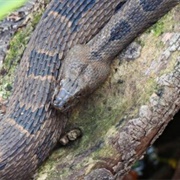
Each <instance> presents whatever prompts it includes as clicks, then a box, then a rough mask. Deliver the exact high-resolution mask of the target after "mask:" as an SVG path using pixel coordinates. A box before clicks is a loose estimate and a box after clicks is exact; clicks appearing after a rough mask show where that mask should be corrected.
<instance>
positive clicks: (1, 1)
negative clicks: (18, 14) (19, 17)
mask: <svg viewBox="0 0 180 180" xmlns="http://www.w3.org/2000/svg"><path fill="white" fill-rule="evenodd" d="M26 1H27V0H0V20H2V19H3V17H4V16H5V15H7V14H8V13H10V12H12V11H13V10H15V9H17V8H19V7H20V6H22V5H23V4H24V3H25V2H26Z"/></svg>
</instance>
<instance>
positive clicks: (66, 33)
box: [0, 0, 179, 180]
mask: <svg viewBox="0 0 180 180" xmlns="http://www.w3.org/2000/svg"><path fill="white" fill-rule="evenodd" d="M178 3H179V0H111V1H110V0H103V1H102V0H52V1H51V3H50V4H49V6H48V8H47V9H46V11H45V13H44V14H43V16H42V18H41V20H40V23H39V24H38V26H37V27H36V29H35V31H34V33H33V35H32V37H31V39H30V41H29V43H28V46H27V48H26V50H25V52H24V54H23V56H22V60H21V63H20V66H19V69H18V72H17V76H16V78H15V83H14V90H13V93H12V96H11V98H10V100H9V105H8V108H7V112H6V115H5V116H4V117H3V119H2V120H1V121H0V180H8V179H11V180H13V179H14V180H23V179H29V178H30V177H31V176H32V175H33V174H34V172H35V170H36V169H37V167H38V166H39V165H40V164H41V163H42V162H43V161H44V160H45V159H46V158H47V157H48V155H49V153H50V151H51V150H52V149H53V148H54V146H55V145H56V143H57V141H58V139H59V137H60V135H61V134H62V131H63V129H64V127H65V124H66V118H63V117H64V116H63V115H62V113H61V112H60V111H59V110H58V109H60V110H61V111H64V110H66V109H68V108H69V107H71V106H72V105H74V104H75V103H76V101H77V100H79V98H81V96H84V95H86V94H88V93H90V92H92V91H93V90H94V89H96V88H97V87H98V86H99V85H100V84H101V83H102V82H103V81H104V80H105V79H106V77H107V76H108V73H109V66H110V63H111V61H112V59H113V58H114V57H115V56H116V55H117V54H118V53H119V52H120V51H121V50H122V49H123V48H124V47H126V46H127V45H128V44H129V43H130V42H131V41H132V40H133V39H134V38H136V37H137V35H138V34H140V33H141V32H143V31H144V30H145V29H147V28H148V27H149V26H151V25H152V24H153V23H155V22H156V21H157V20H158V19H159V18H160V17H161V16H163V15H164V14H165V13H167V12H168V11H169V10H170V9H171V8H172V7H174V6H175V5H176V4H178ZM70 49H71V50H70ZM69 50H70V51H69ZM64 58H65V59H64ZM62 60H63V61H62ZM57 80H58V86H57ZM56 86H57V87H56ZM54 89H56V90H55V93H54ZM52 98H53V100H52ZM52 104H53V106H54V107H55V108H54V107H53V106H52Z"/></svg>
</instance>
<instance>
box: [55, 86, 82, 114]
mask: <svg viewBox="0 0 180 180" xmlns="http://www.w3.org/2000/svg"><path fill="white" fill-rule="evenodd" d="M77 102H79V98H78V96H76V98H75V96H74V94H71V93H70V92H68V91H66V89H64V88H61V89H60V90H59V92H58V93H57V94H56V95H55V96H54V98H53V101H52V105H53V106H54V107H55V108H56V109H58V110H60V111H61V112H65V111H67V110H69V109H70V108H71V107H72V106H74V105H75V104H76V103H77Z"/></svg>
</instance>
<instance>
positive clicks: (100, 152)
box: [35, 6, 180, 180]
mask: <svg viewBox="0 0 180 180" xmlns="http://www.w3.org/2000/svg"><path fill="white" fill-rule="evenodd" d="M179 11H180V6H178V7H176V8H175V9H174V10H173V11H172V12H171V13H170V14H168V15H167V16H166V17H165V18H163V20H161V21H160V22H158V23H157V24H156V25H155V26H154V27H153V28H151V29H150V30H148V31H147V32H146V33H144V34H143V35H142V36H141V37H140V38H138V39H137V40H136V42H134V43H133V44H131V45H130V47H129V48H128V49H127V51H126V52H124V53H122V54H121V55H120V56H119V57H118V58H117V59H116V60H115V61H114V63H113V65H112V71H111V75H110V77H109V79H108V80H107V81H106V83H105V84H104V85H103V86H102V87H101V88H99V89H98V90H97V91H96V92H95V93H94V94H92V95H91V96H90V97H89V98H87V99H85V100H84V101H83V102H82V103H81V104H80V105H79V106H78V107H76V109H74V110H73V112H72V113H71V115H70V117H69V121H68V125H67V130H68V129H71V128H73V127H80V128H81V129H82V131H83V136H82V138H81V139H79V140H77V141H76V142H75V143H73V144H71V145H69V146H67V147H61V148H59V149H58V150H56V151H55V152H54V153H53V154H52V155H51V157H50V158H49V159H48V160H47V162H46V163H45V164H44V165H43V166H42V167H41V168H40V171H39V174H38V176H37V177H36V178H35V179H38V180H42V179H46V180H48V179H51V180H56V179H58V180H59V179H86V180H92V179H98V180H99V179H121V178H122V177H123V175H124V174H125V173H126V172H128V170H129V169H130V168H131V166H132V165H133V163H134V162H135V161H136V160H138V159H140V158H141V157H142V156H143V154H144V153H145V151H146V149H147V148H148V147H149V146H151V145H152V144H153V142H154V141H155V140H156V139H157V138H158V137H159V136H160V134H161V133H162V132H163V130H164V129H165V127H166V126H167V124H168V123H169V121H170V120H172V118H173V116H174V115H175V114H176V113H177V111H178V110H179V109H180V53H179V51H180V24H179V22H180V21H178V20H179V19H180V15H179V13H178V12H179Z"/></svg>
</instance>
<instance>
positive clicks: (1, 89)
mask: <svg viewBox="0 0 180 180" xmlns="http://www.w3.org/2000/svg"><path fill="white" fill-rule="evenodd" d="M42 12H43V9H41V10H40V11H39V12H35V13H34V14H33V15H32V16H33V17H32V21H31V22H30V23H29V24H28V25H27V26H26V27H25V28H24V29H21V30H19V31H18V32H17V33H16V34H15V35H14V37H13V38H12V40H11V42H10V48H9V50H8V52H7V54H6V58H5V60H4V63H3V66H2V67H1V70H0V72H1V74H0V96H1V97H3V98H4V99H7V98H8V97H9V96H10V94H11V89H12V84H13V80H14V77H15V76H14V73H15V70H16V68H17V65H18V64H19V62H20V60H21V57H22V54H23V52H24V50H25V48H26V46H27V44H28V41H29V39H30V35H31V33H32V32H33V30H34V28H35V27H36V25H37V23H38V22H39V20H40V18H41V16H42ZM10 87H11V88H10Z"/></svg>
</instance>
